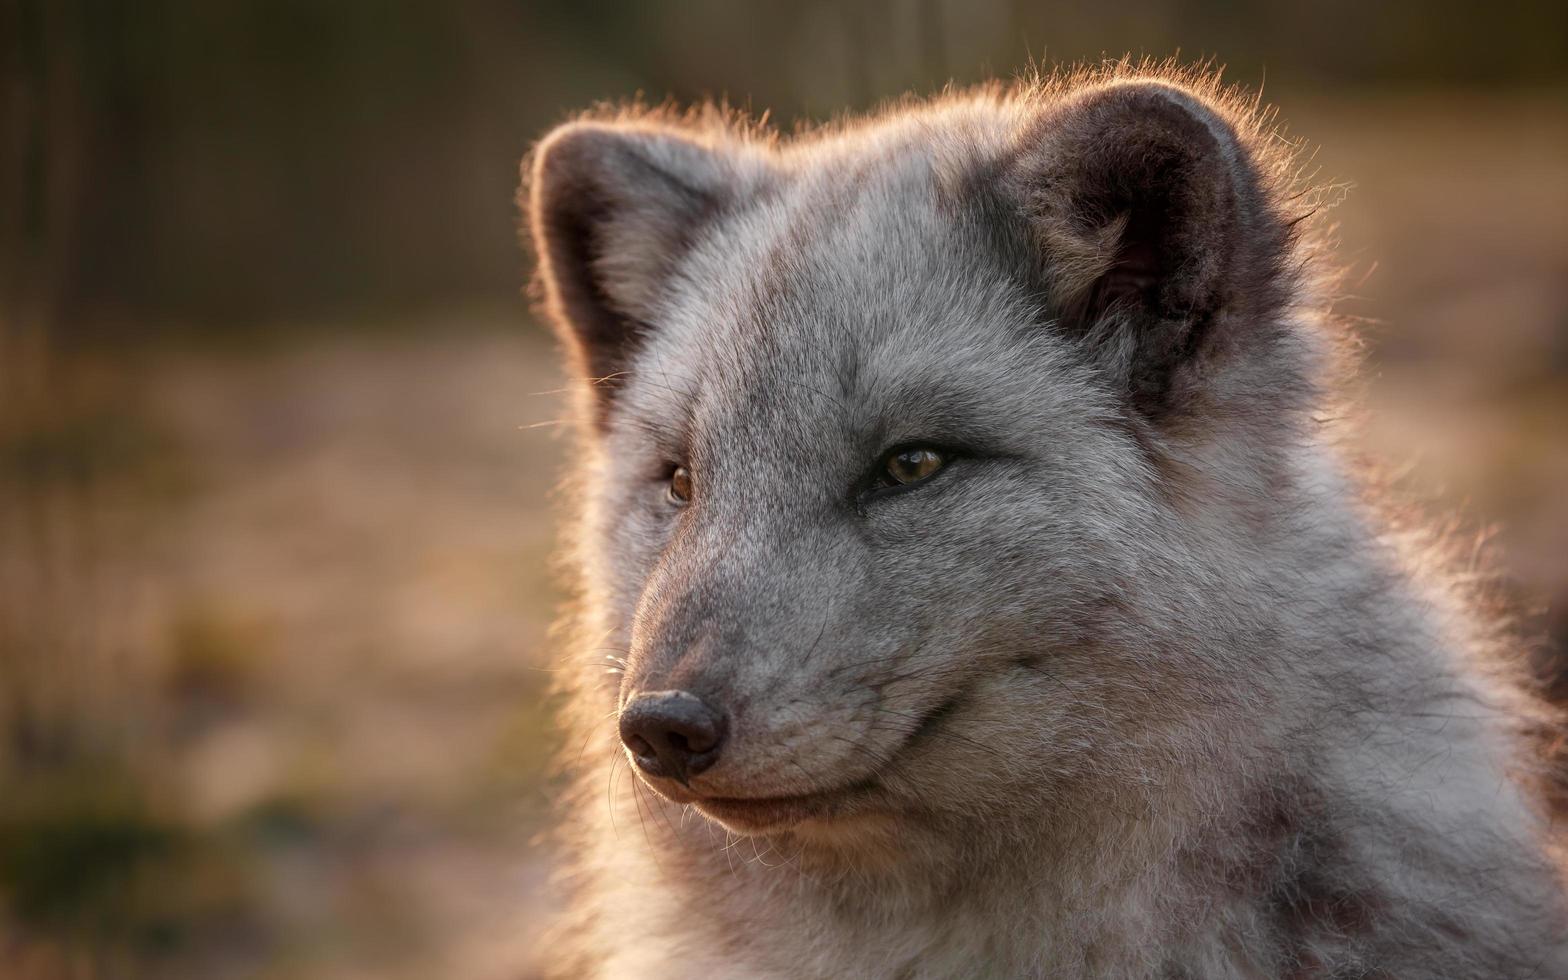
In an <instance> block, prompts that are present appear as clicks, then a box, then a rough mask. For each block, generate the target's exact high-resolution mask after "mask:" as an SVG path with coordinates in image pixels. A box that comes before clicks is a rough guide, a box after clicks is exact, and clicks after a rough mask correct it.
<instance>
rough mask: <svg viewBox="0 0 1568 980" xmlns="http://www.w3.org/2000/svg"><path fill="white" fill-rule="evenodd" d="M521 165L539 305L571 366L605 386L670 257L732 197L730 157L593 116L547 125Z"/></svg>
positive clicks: (643, 322)
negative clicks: (550, 128) (597, 120)
mask: <svg viewBox="0 0 1568 980" xmlns="http://www.w3.org/2000/svg"><path fill="white" fill-rule="evenodd" d="M530 166H531V172H530V169H529V168H530ZM524 168H525V169H524V188H523V197H524V200H523V206H524V208H525V209H526V214H527V219H528V224H529V227H530V229H531V231H532V235H533V242H534V249H535V254H536V255H537V256H538V261H539V278H540V282H541V285H542V287H543V293H544V302H545V307H546V309H547V311H548V313H549V315H550V317H551V319H552V320H554V321H555V326H556V328H557V330H558V331H559V332H560V333H561V335H562V337H563V338H564V339H565V340H566V342H567V345H568V347H569V349H570V350H571V352H572V357H573V359H574V360H575V362H576V366H577V367H578V368H580V369H581V370H582V371H583V372H584V374H585V375H586V376H588V377H590V378H595V379H604V380H601V381H599V382H598V387H601V388H604V389H606V390H608V389H610V388H613V387H614V382H613V378H614V376H615V375H616V374H617V373H618V372H620V371H622V370H624V368H625V366H626V363H627V360H628V357H629V355H630V353H631V352H632V350H633V349H634V347H635V345H636V343H637V341H638V339H639V337H640V336H641V335H642V334H643V333H644V332H645V331H646V330H647V329H648V325H649V323H650V320H651V319H652V318H653V317H654V316H655V315H656V314H657V311H658V308H659V305H660V303H661V301H662V299H663V297H664V295H665V293H666V291H667V286H668V279H669V275H670V273H671V271H672V269H673V268H674V266H675V264H676V262H677V261H678V260H679V258H680V256H681V255H682V253H683V252H684V251H685V250H686V249H687V248H689V247H690V245H691V242H692V241H693V239H694V237H695V234H696V232H697V231H698V230H699V229H700V228H701V227H702V225H704V224H705V223H707V222H709V221H711V220H713V218H714V216H715V215H716V214H717V213H718V212H719V211H720V210H721V209H722V208H723V206H724V204H725V201H726V200H727V199H728V198H729V196H730V189H731V187H732V186H733V175H732V173H731V168H730V167H729V166H728V165H727V161H726V160H725V159H724V158H723V157H722V156H721V154H720V153H719V152H718V151H714V150H710V149H708V148H706V147H703V146H701V145H699V144H698V143H697V142H695V141H694V140H692V139H690V138H688V137H686V136H684V135H681V134H678V133H675V132H673V131H670V130H665V129H660V128H657V127H654V126H649V125H639V124H613V123H589V122H578V123H568V124H566V125H564V126H561V127H559V128H558V129H556V130H555V131H554V132H552V133H550V134H549V135H548V136H547V137H545V139H544V141H543V142H542V143H540V145H539V147H538V149H537V150H536V151H535V152H534V154H533V156H532V158H531V161H524Z"/></svg>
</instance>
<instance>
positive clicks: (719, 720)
mask: <svg viewBox="0 0 1568 980" xmlns="http://www.w3.org/2000/svg"><path fill="white" fill-rule="evenodd" d="M724 728H725V724H724V715H723V714H721V713H720V712H719V711H717V710H715V709H714V708H713V707H712V706H710V705H709V704H707V703H706V702H705V701H703V700H702V699H701V698H699V697H697V696H696V695H695V694H692V693H690V692H688V691H654V692H649V693H645V694H639V695H637V696H636V697H635V698H633V699H632V700H630V701H628V702H627V703H626V706H625V707H623V708H622V709H621V742H622V743H623V744H624V745H625V746H626V748H627V750H628V751H629V752H631V754H632V759H633V760H634V761H635V762H636V763H637V766H638V768H640V769H642V770H643V771H644V772H646V773H648V774H649V775H652V776H664V777H668V778H670V779H674V780H676V781H677V782H681V783H684V782H686V780H687V779H688V778H689V777H690V776H694V775H696V774H697V773H699V772H702V771H703V770H704V769H707V768H708V767H709V766H711V765H713V763H714V762H715V761H717V760H718V757H719V749H720V746H721V743H722V742H723V741H724Z"/></svg>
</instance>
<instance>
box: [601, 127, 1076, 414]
mask: <svg viewBox="0 0 1568 980" xmlns="http://www.w3.org/2000/svg"><path fill="white" fill-rule="evenodd" d="M846 174H849V175H850V176H854V178H855V179H853V180H841V179H839V178H842V177H845V175H846ZM857 174H858V176H855V175H857ZM973 237H974V233H973V230H972V229H971V228H970V227H969V225H968V223H966V222H965V221H964V220H962V217H961V216H957V215H955V212H954V208H953V206H952V203H951V201H950V200H947V199H945V192H944V190H943V187H942V186H941V180H940V178H939V175H938V174H937V173H936V171H935V169H934V166H933V164H932V162H931V161H930V160H929V159H926V158H923V157H920V156H918V155H904V156H900V157H897V158H894V159H892V160H884V159H881V158H878V159H874V160H871V161H859V160H857V161H855V166H853V167H851V166H848V165H846V164H844V162H843V161H829V162H828V163H825V164H823V165H822V166H821V167H820V168H818V169H807V170H805V171H804V172H798V173H797V174H796V175H794V178H793V180H792V181H791V182H790V184H789V186H787V187H785V188H783V189H782V190H779V191H777V192H775V193H772V194H769V195H767V196H766V197H765V198H764V199H761V200H758V201H755V202H751V203H750V204H749V205H747V206H745V207H743V208H742V209H740V210H738V211H737V212H736V213H734V214H732V215H729V216H727V217H726V218H725V219H724V220H723V221H722V222H719V223H718V224H717V227H716V228H715V229H714V230H712V231H711V232H710V233H709V234H708V235H706V236H705V237H704V238H703V239H702V240H701V241H700V242H699V243H696V244H695V245H694V247H693V248H692V250H691V252H690V253H689V255H687V256H686V258H685V259H684V261H683V262H682V263H681V264H680V265H679V266H678V267H676V268H675V269H674V270H673V271H672V274H671V286H670V289H669V291H668V294H667V299H666V301H665V302H664V303H663V304H662V306H661V308H660V310H659V311H658V313H657V314H656V319H657V321H658V322H657V323H656V324H654V325H652V328H651V329H649V330H648V331H647V335H646V339H645V341H644V345H643V347H642V348H641V349H640V351H639V352H638V354H637V355H636V356H635V357H634V359H633V361H632V364H631V365H630V367H629V370H628V375H629V376H628V377H627V379H626V391H625V392H624V395H623V405H622V407H621V411H622V412H623V413H624V414H626V415H630V416H632V417H634V418H637V419H641V420H656V421H658V422H659V423H660V424H662V425H664V426H665V427H666V428H668V429H671V430H674V433H675V436H676V438H677V439H681V438H689V437H691V436H693V435H695V430H710V431H711V430H724V431H726V436H725V438H726V439H727V440H730V441H731V442H732V443H733V441H734V440H735V439H737V438H739V437H740V432H739V431H738V430H743V429H759V428H760V429H763V430H769V429H771V430H774V431H773V432H771V433H770V435H771V437H772V438H775V439H777V438H780V437H781V436H782V437H786V438H795V439H799V440H800V441H802V442H805V443H808V444H819V443H821V442H823V441H826V440H837V441H841V440H842V439H843V438H844V436H845V434H846V430H847V432H848V434H849V435H850V436H852V437H856V441H862V442H863V441H870V442H877V441H878V440H881V441H883V442H886V441H896V440H897V439H898V438H900V436H901V435H903V436H907V437H909V438H916V437H920V436H930V435H935V434H938V430H943V429H945V430H948V431H949V432H950V433H951V434H952V435H953V436H954V437H959V436H967V437H972V438H978V437H979V432H961V431H960V432H954V431H952V430H954V429H955V427H962V426H964V425H966V424H967V425H968V426H969V427H970V428H972V429H983V428H986V427H987V423H988V422H991V421H994V422H995V423H997V424H996V425H994V426H991V427H993V428H997V429H1000V428H1001V427H1002V426H1001V425H1000V423H1001V422H1003V421H1005V420H1006V419H1007V418H1009V417H1011V416H1012V414H1013V413H1015V412H1016V411H1017V410H1019V409H1020V408H1022V407H1025V406H1029V407H1032V410H1034V411H1051V410H1053V409H1054V410H1055V411H1058V412H1060V411H1062V410H1064V409H1065V405H1056V404H1053V403H1056V402H1058V401H1060V400H1064V399H1062V398H1059V397H1052V394H1051V392H1052V390H1054V391H1055V392H1057V393H1058V395H1068V396H1075V397H1076V399H1077V400H1080V401H1081V400H1082V398H1081V396H1082V395H1083V394H1084V392H1085V390H1087V388H1088V387H1089V386H1090V385H1089V378H1088V376H1087V374H1086V373H1085V372H1083V371H1081V370H1080V369H1079V367H1078V365H1077V364H1076V362H1075V360H1074V359H1073V358H1072V357H1071V356H1070V351H1069V350H1068V349H1066V347H1065V345H1063V344H1061V343H1059V342H1057V341H1056V340H1055V339H1054V338H1053V337H1051V335H1050V333H1049V331H1047V330H1044V329H1042V323H1041V320H1042V315H1041V311H1040V306H1039V303H1038V301H1037V298H1036V297H1033V296H1031V295H1030V294H1029V292H1028V291H1027V290H1026V289H1025V288H1024V287H1023V285H1022V284H1021V283H1020V282H1019V281H1018V280H1017V279H1016V278H1014V277H1011V276H1009V275H1008V270H1007V269H1006V268H1005V265H1004V263H1002V262H999V261H997V260H996V259H995V258H994V257H993V250H992V249H990V248H989V247H987V246H986V245H985V244H984V243H978V244H977V243H976V242H975V241H973V240H972V239H973Z"/></svg>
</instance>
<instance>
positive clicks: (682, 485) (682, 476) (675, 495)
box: [670, 466, 691, 504]
mask: <svg viewBox="0 0 1568 980" xmlns="http://www.w3.org/2000/svg"><path fill="white" fill-rule="evenodd" d="M670 499H671V500H673V501H675V502H676V503H678V504H684V503H686V502H687V501H689V500H691V471H689V470H687V469H686V467H684V466H677V467H675V472H673V473H671V474H670Z"/></svg>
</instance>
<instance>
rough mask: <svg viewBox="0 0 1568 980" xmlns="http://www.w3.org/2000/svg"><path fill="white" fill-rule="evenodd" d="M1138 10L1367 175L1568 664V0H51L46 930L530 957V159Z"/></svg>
mask: <svg viewBox="0 0 1568 980" xmlns="http://www.w3.org/2000/svg"><path fill="white" fill-rule="evenodd" d="M1128 52H1130V53H1132V54H1134V55H1138V54H1149V55H1154V56H1161V57H1163V56H1168V55H1172V54H1177V53H1179V54H1180V55H1181V56H1182V57H1183V58H1184V59H1189V60H1198V59H1201V58H1206V57H1213V58H1215V59H1217V60H1218V61H1219V62H1221V63H1223V64H1225V65H1227V66H1228V68H1227V71H1226V76H1227V77H1228V78H1229V79H1231V80H1233V81H1237V82H1243V83H1246V84H1248V85H1252V86H1254V87H1256V86H1259V85H1262V86H1264V97H1265V99H1266V100H1267V101H1270V102H1272V103H1274V104H1276V105H1277V106H1279V107H1280V109H1281V111H1282V115H1283V118H1284V119H1285V120H1287V121H1288V122H1289V123H1290V132H1291V134H1292V135H1293V136H1294V137H1297V138H1301V139H1304V140H1306V141H1307V142H1308V143H1309V144H1310V145H1314V146H1319V147H1321V149H1320V150H1318V151H1317V154H1316V157H1315V166H1316V167H1317V168H1318V169H1319V173H1320V179H1322V180H1324V181H1333V182H1340V183H1344V184H1347V185H1350V186H1349V191H1348V194H1347V196H1346V198H1345V201H1344V203H1343V204H1342V205H1340V206H1339V207H1338V209H1337V210H1336V212H1335V213H1334V214H1333V215H1332V217H1333V218H1334V219H1335V220H1337V221H1338V222H1339V224H1340V226H1341V238H1342V240H1343V243H1344V248H1343V255H1344V257H1345V258H1346V260H1347V261H1348V262H1349V263H1350V265H1351V267H1352V270H1353V271H1352V275H1351V277H1350V280H1349V282H1350V284H1351V289H1350V292H1351V293H1352V294H1353V295H1352V296H1351V297H1350V298H1348V299H1347V300H1346V301H1345V302H1344V303H1343V304H1342V305H1341V308H1340V311H1341V312H1342V313H1344V314H1346V315H1348V316H1352V317H1355V318H1357V319H1358V320H1359V322H1361V323H1362V325H1363V330H1364V334H1365V338H1366V340H1367V353H1368V357H1369V365H1368V366H1369V372H1368V375H1367V379H1366V385H1365V392H1364V394H1365V397H1366V399H1367V401H1368V403H1369V405H1370V407H1371V408H1372V409H1373V410H1374V411H1375V414H1374V416H1373V419H1372V422H1371V424H1370V425H1369V426H1368V427H1367V431H1366V432H1365V434H1364V436H1363V437H1362V438H1363V444H1364V446H1365V448H1367V449H1368V450H1369V451H1370V452H1373V453H1376V454H1378V455H1380V456H1381V457H1383V458H1384V459H1385V460H1387V461H1388V462H1390V463H1391V464H1393V466H1394V467H1395V468H1396V470H1397V474H1398V477H1399V479H1400V482H1401V484H1402V486H1403V487H1404V488H1405V489H1406V491H1407V492H1409V493H1410V494H1412V495H1413V497H1414V498H1415V499H1417V500H1419V501H1422V502H1424V505H1426V506H1430V507H1432V508H1433V512H1434V513H1437V514H1444V515H1457V517H1456V519H1455V520H1454V522H1453V523H1452V525H1451V526H1452V527H1453V528H1454V529H1455V533H1456V534H1457V535H1459V536H1460V537H1459V539H1460V540H1462V541H1463V542H1465V543H1466V545H1467V546H1468V544H1469V542H1472V541H1473V542H1475V549H1476V552H1477V554H1478V555H1486V554H1489V555H1490V556H1491V557H1490V558H1483V559H1481V561H1480V565H1479V567H1483V568H1484V567H1486V565H1487V562H1490V563H1491V567H1493V568H1495V569H1496V570H1497V572H1498V573H1499V574H1498V578H1497V580H1496V583H1495V585H1494V586H1493V589H1494V591H1496V592H1497V594H1499V595H1500V596H1503V597H1504V598H1506V599H1507V600H1508V601H1509V602H1510V603H1511V604H1512V607H1513V608H1514V609H1516V610H1517V612H1518V615H1519V617H1520V622H1521V624H1522V626H1523V628H1524V629H1525V631H1526V633H1527V636H1528V637H1529V641H1530V645H1529V649H1530V650H1531V651H1532V652H1533V654H1534V655H1535V656H1536V658H1537V660H1538V662H1539V663H1540V664H1541V665H1542V666H1543V669H1545V670H1546V671H1547V672H1548V673H1550V671H1551V670H1552V665H1553V664H1555V663H1558V662H1560V658H1562V657H1563V656H1564V648H1565V644H1568V613H1565V610H1568V502H1565V490H1564V488H1565V487H1568V7H1565V6H1564V5H1563V4H1562V3H1560V2H1541V3H1511V2H1507V0H1497V2H1492V3H1488V4H1467V3H1456V2H1449V0H1422V2H1416V0H1394V2H1388V3H1381V4H1367V3H1352V2H1348V0H1321V2H1319V3H1316V4H1302V3H1298V2H1295V0H1271V2H1264V3H1257V4H1252V5H1248V6H1245V7H1240V6H1238V5H1236V4H1233V3H1228V2H1226V3H1222V2H1218V0H1119V2H1117V3H1105V4H1092V5H1091V4H1073V5H1066V4H1062V5H1053V4H1045V3H1026V2H1020V0H879V2H861V3H836V2H827V0H793V2H754V3H746V2H737V0H684V2H678V3H677V2H667V3H655V2H630V0H552V2H532V3H527V2H503V0H473V2H450V3H448V2H439V0H416V2H401V3H393V2H388V0H224V2H213V0H138V2H135V3H128V2H127V3H117V2H113V0H0V85H3V88H0V975H3V976H5V977H8V978H24V980H33V978H55V977H69V978H99V977H133V976H134V977H153V976H158V977H162V976H167V977H203V978H207V977H212V978H224V977H268V978H273V977H279V978H282V977H287V978H317V977H367V978H368V977H376V978H402V977H410V978H412V977H431V976H439V977H459V978H481V980H483V978H521V977H527V976H530V975H531V972H532V971H531V966H530V964H531V963H532V962H533V959H532V957H533V955H534V954H535V953H536V951H537V950H536V936H537V924H538V921H539V918H540V916H541V914H542V912H543V911H544V910H546V909H548V907H549V903H550V892H549V889H548V886H547V881H546V879H547V875H548V869H549V861H550V857H549V851H548V848H547V847H546V846H544V845H542V844H539V843H537V842H536V837H537V835H538V834H539V832H540V831H541V830H543V829H545V828H546V826H547V820H548V801H549V795H550V789H549V785H548V783H547V781H546V780H545V779H544V776H543V774H544V770H545V766H546V761H547V759H548V756H549V753H550V752H551V750H552V748H553V747H554V746H555V745H556V744H557V742H556V741H555V739H554V736H553V735H552V733H551V731H550V725H549V721H548V714H547V711H546V707H545V699H544V692H545V690H546V688H547V687H548V684H549V681H550V677H551V673H550V668H551V666H552V664H554V663H555V662H556V661H557V659H558V657H559V653H560V652H559V651H558V650H557V649H556V648H555V647H554V646H553V645H552V642H551V639H550V633H549V625H550V622H551V617H552V608H553V606H554V604H555V603H556V601H557V599H558V594H557V590H556V588H555V586H554V585H553V584H552V583H553V576H552V573H551V566H550V564H549V556H550V553H551V549H552V541H553V537H554V526H555V522H556V520H557V517H558V510H559V508H558V506H557V504H558V502H557V501H556V500H555V498H554V496H553V494H552V488H553V486H554V484H555V481H556V479H557V477H558V474H559V468H558V467H559V463H560V460H561V458H562V456H563V453H564V450H565V446H564V444H563V440H562V439H561V438H560V433H559V429H558V427H556V426H554V425H552V424H551V423H552V422H553V421H554V420H556V419H558V418H559V417H560V416H561V415H562V413H563V410H564V408H563V404H564V403H563V399H562V396H561V395H560V394H559V389H560V387H561V385H562V383H563V379H562V377H561V374H560V371H559V369H558V366H557V363H556V359H555V354H554V350H553V347H552V344H551V342H550V339H549V337H548V335H547V333H546V331H545V330H544V329H543V328H542V327H541V325H540V324H538V323H537V322H536V321H535V320H534V319H533V318H532V317H531V315H530V313H529V310H528V306H527V303H526V302H525V300H524V298H523V297H522V293H521V290H522V287H523V285H524V283H525V282H526V280H527V276H528V270H527V267H526V260H525V257H524V255H523V253H522V251H521V250H520V249H519V248H518V246H517V238H516V231H517V215H516V212H515V209H514V206H513V203H512V195H513V191H514V188H515V184H516V179H517V164H518V160H519V158H521V157H522V156H523V155H524V153H525V152H526V151H527V150H528V148H529V146H530V144H531V143H532V141H533V140H535V139H536V138H537V137H538V136H539V135H540V134H541V133H542V132H543V131H544V130H545V129H546V128H547V127H549V126H550V125H551V124H552V123H554V122H557V121H559V120H561V119H562V118H564V116H565V115H566V114H567V113H569V112H570V111H572V110H574V109H578V108H582V107H585V106H586V105H588V104H590V103H591V102H593V101H595V100H600V99H623V98H627V97H630V96H633V95H635V94H637V93H641V94H642V95H643V96H644V97H645V98H647V99H649V100H652V101H659V100H662V99H664V98H666V97H673V98H675V99H677V100H680V101H688V100H693V99H699V98H702V97H705V96H714V97H723V98H727V99H728V100H729V101H730V102H731V103H732V104H735V105H738V106H743V107H748V108H750V109H752V110H753V111H755V112H758V113H760V112H762V111H764V110H767V111H768V112H770V113H771V118H772V119H773V120H774V121H775V122H776V123H778V124H780V125H782V126H784V127H786V128H787V127H790V126H792V125H794V124H795V123H796V122H798V121H805V120H820V119H824V118H828V117H830V116H832V115H833V114H835V113H838V112H840V111H843V110H845V109H853V108H863V107H867V106H870V105H873V104H875V103H876V102H877V101H878V100H880V99H883V98H886V97H889V96H893V95H896V94H899V93H902V92H904V91H905V90H908V89H913V90H917V91H930V90H933V89H935V88H938V87H940V85H941V84H942V83H943V82H945V81H946V80H947V79H949V78H951V79H955V80H957V81H959V82H970V81H977V80H981V79H985V78H992V77H1002V78H1007V77H1010V76H1012V75H1014V74H1015V73H1017V72H1019V71H1022V70H1023V69H1025V67H1026V66H1027V65H1028V64H1029V63H1030V61H1031V59H1033V60H1035V61H1038V62H1040V63H1042V64H1045V65H1050V64H1056V63H1062V62H1074V61H1082V60H1091V61H1092V60H1098V59H1100V58H1101V57H1104V56H1111V57H1116V56H1120V55H1122V54H1124V53H1128ZM1445 519H1446V518H1445ZM1554 657H1555V658H1558V659H1554ZM1558 694H1559V696H1568V684H1563V683H1561V679H1560V677H1559V684H1558Z"/></svg>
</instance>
